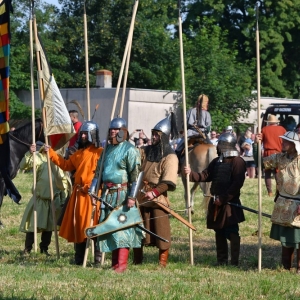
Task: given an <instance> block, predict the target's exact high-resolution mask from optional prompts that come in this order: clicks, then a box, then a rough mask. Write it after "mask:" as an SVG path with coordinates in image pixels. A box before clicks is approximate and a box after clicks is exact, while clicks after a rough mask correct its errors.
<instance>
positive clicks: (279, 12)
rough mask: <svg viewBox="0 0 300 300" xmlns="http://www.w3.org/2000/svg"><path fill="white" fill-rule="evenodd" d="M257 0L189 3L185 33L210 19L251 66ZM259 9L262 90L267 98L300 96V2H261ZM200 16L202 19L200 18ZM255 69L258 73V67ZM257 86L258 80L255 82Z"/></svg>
mask: <svg viewBox="0 0 300 300" xmlns="http://www.w3.org/2000/svg"><path fill="white" fill-rule="evenodd" d="M256 2H257V1H256V0H238V1H234V2H232V1H229V0H224V1H218V0H202V1H198V0H196V1H185V4H186V5H185V9H186V11H187V18H186V21H185V24H184V28H185V32H186V33H187V34H188V35H191V34H192V32H190V27H192V28H200V27H201V26H202V21H203V17H204V16H206V17H208V18H209V19H210V20H211V21H212V22H214V24H215V25H217V26H219V27H220V28H221V30H222V31H227V32H228V35H227V41H228V44H229V46H230V47H232V49H234V50H237V51H238V55H237V60H238V61H240V62H241V63H247V62H249V61H251V60H253V59H255V58H256V42H255V27H256V13H255V4H256ZM260 3H261V7H260V8H259V31H260V52H261V55H260V60H261V63H260V65H261V91H262V94H263V95H266V96H276V97H298V96H299V56H298V55H297V54H296V53H297V50H299V47H300V45H299V34H298V33H299V27H300V17H299V10H300V0H293V1H289V0H282V1H278V0H276V1H261V2H260ZM197 17H200V18H197ZM252 70H253V72H254V73H256V70H255V65H254V64H253V65H252ZM252 82H253V85H255V82H256V78H255V77H253V79H252Z"/></svg>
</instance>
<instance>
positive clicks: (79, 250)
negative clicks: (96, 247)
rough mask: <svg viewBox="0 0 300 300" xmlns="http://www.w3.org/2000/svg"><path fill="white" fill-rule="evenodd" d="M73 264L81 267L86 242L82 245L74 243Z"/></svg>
mask: <svg viewBox="0 0 300 300" xmlns="http://www.w3.org/2000/svg"><path fill="white" fill-rule="evenodd" d="M74 246H75V257H74V258H75V264H76V265H82V264H83V259H84V253H85V246H86V242H82V243H75V244H74Z"/></svg>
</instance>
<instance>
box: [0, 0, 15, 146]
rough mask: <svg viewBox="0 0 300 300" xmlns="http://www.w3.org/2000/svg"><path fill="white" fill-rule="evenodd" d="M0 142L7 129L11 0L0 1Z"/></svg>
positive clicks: (3, 138)
mask: <svg viewBox="0 0 300 300" xmlns="http://www.w3.org/2000/svg"><path fill="white" fill-rule="evenodd" d="M0 2H1V3H0V144H3V142H4V140H5V139H6V136H5V135H6V133H7V132H8V131H9V124H8V120H9V54H10V22H9V21H10V12H11V11H12V6H11V0H3V1H0Z"/></svg>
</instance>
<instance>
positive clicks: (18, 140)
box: [8, 122, 43, 148]
mask: <svg viewBox="0 0 300 300" xmlns="http://www.w3.org/2000/svg"><path fill="white" fill-rule="evenodd" d="M39 123H40V132H39V135H38V137H37V140H38V139H39V138H40V136H41V134H42V130H43V123H42V122H39ZM8 134H9V136H10V137H11V138H12V139H13V140H15V141H17V142H19V143H21V144H23V145H25V146H28V147H29V148H30V146H31V145H30V144H28V143H25V142H23V141H21V140H20V139H18V138H17V137H16V136H14V135H13V134H12V133H11V131H10V132H9V133H8Z"/></svg>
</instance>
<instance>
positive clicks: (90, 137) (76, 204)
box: [45, 121, 103, 265]
mask: <svg viewBox="0 0 300 300" xmlns="http://www.w3.org/2000/svg"><path fill="white" fill-rule="evenodd" d="M79 137H80V138H79V147H78V150H77V151H76V152H75V153H74V154H72V155H71V156H70V157H69V158H68V159H67V160H66V159H64V158H63V157H62V156H59V155H58V154H57V153H56V152H55V151H54V150H53V149H51V147H50V146H48V145H47V146H46V147H45V148H46V149H47V150H48V149H49V155H50V159H51V160H52V162H53V163H54V164H56V165H57V166H59V167H60V168H61V169H62V170H64V171H74V170H75V171H76V172H75V175H74V176H75V179H74V186H73V191H72V194H71V197H70V200H69V202H68V205H67V207H66V211H65V214H64V217H63V220H62V223H61V227H60V231H59V235H60V236H61V237H63V238H64V239H66V240H67V241H68V242H70V243H71V242H72V243H75V264H77V265H81V264H82V263H83V258H84V252H85V245H86V237H85V234H84V230H85V228H86V227H90V226H91V215H92V210H93V205H94V204H93V203H92V201H91V198H90V196H89V194H88V190H89V188H90V185H91V183H92V180H93V177H94V175H95V170H96V167H97V161H98V159H99V157H100V155H101V153H102V150H103V148H100V147H99V146H100V141H99V127H98V125H97V124H96V123H94V122H92V121H87V122H84V123H83V124H82V126H81V128H80V132H79ZM95 205H96V204H95ZM98 219H99V203H98V204H97V208H96V213H95V215H94V224H93V225H97V224H98ZM100 259H101V253H100V250H99V249H95V262H98V260H100Z"/></svg>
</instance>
